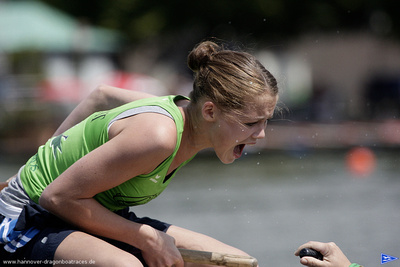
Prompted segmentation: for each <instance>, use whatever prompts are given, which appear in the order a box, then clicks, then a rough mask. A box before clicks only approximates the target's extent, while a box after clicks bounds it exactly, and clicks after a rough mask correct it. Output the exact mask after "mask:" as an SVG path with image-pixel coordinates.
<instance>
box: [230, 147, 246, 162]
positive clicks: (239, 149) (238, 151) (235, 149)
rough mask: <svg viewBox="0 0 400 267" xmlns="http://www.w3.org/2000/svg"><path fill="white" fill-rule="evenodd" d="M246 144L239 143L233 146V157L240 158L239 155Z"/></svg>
mask: <svg viewBox="0 0 400 267" xmlns="http://www.w3.org/2000/svg"><path fill="white" fill-rule="evenodd" d="M245 146H246V145H244V144H240V145H237V146H235V148H234V149H233V154H234V155H235V158H237V159H238V158H240V156H242V153H243V149H244V147H245Z"/></svg>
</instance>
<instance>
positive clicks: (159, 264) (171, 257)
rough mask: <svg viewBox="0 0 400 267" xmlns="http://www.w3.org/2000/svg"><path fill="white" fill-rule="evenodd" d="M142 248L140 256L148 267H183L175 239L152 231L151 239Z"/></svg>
mask: <svg viewBox="0 0 400 267" xmlns="http://www.w3.org/2000/svg"><path fill="white" fill-rule="evenodd" d="M146 243H147V244H146V246H145V248H142V256H143V258H144V260H145V261H146V263H147V265H148V266H150V267H166V266H167V267H171V266H174V267H183V266H184V262H183V259H182V256H181V254H180V252H179V250H178V248H177V247H176V245H175V239H174V238H173V237H172V236H170V235H167V234H166V233H164V232H161V231H158V230H155V229H153V238H150V239H148V240H147V242H146Z"/></svg>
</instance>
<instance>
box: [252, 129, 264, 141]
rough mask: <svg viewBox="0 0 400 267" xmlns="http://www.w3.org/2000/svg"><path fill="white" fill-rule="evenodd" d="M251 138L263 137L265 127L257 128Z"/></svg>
mask: <svg viewBox="0 0 400 267" xmlns="http://www.w3.org/2000/svg"><path fill="white" fill-rule="evenodd" d="M252 137H253V138H255V139H263V138H265V127H260V128H259V129H257V130H256V131H255V132H254V133H253V135H252Z"/></svg>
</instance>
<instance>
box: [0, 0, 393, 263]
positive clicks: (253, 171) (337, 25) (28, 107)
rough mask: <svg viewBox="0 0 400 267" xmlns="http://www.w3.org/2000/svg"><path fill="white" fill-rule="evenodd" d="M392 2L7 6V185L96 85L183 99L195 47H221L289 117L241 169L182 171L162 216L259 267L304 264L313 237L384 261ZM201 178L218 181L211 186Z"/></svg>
mask: <svg viewBox="0 0 400 267" xmlns="http://www.w3.org/2000/svg"><path fill="white" fill-rule="evenodd" d="M397 7H398V5H397V2H396V1H394V0H385V1H381V0H364V1H361V0H345V1H344V0H332V1H320V0H309V1H304V0H301V1H293V0H277V1H268V0H249V1H239V0H204V1H182V0H170V1H154V0H130V1H126V0H114V1H107V0H97V1H76V0H70V1H61V0H42V1H37V0H30V1H18V0H14V1H6V0H0V177H1V178H0V179H1V180H6V179H7V178H8V177H9V176H10V175H12V174H14V173H15V172H16V171H17V170H18V166H19V165H21V164H23V163H24V162H25V161H26V160H27V159H28V157H29V156H30V155H32V154H34V153H35V151H36V149H37V147H38V146H39V145H41V144H43V143H44V142H45V141H46V140H47V139H48V138H49V137H50V136H51V135H52V133H53V132H54V131H55V129H56V128H57V126H58V125H59V124H60V123H61V122H62V120H63V119H64V118H65V117H66V116H67V115H68V113H69V112H70V111H71V110H72V109H73V108H74V107H75V106H76V105H77V103H79V101H80V100H81V99H82V98H83V97H85V96H86V95H87V94H88V93H90V91H91V90H93V89H94V88H96V86H97V85H99V84H101V83H105V84H109V85H113V86H117V87H122V88H125V89H127V90H139V91H147V92H150V93H154V94H156V95H165V94H184V95H188V93H189V92H190V90H191V87H192V84H191V82H192V73H191V72H190V71H189V69H188V68H187V66H186V57H187V55H188V53H189V51H190V50H191V49H192V48H193V47H194V46H195V45H196V44H197V43H199V42H200V41H202V40H204V39H208V38H217V39H220V40H223V41H225V42H226V43H227V45H228V46H230V47H232V48H237V49H242V50H245V51H249V52H251V53H253V54H255V55H256V56H257V58H258V59H259V60H260V61H261V62H262V63H263V64H264V65H265V67H266V68H267V69H269V70H270V71H271V72H272V73H273V74H274V76H275V77H276V78H277V80H278V83H279V87H280V90H281V93H280V94H281V97H280V104H279V105H280V107H281V108H282V111H281V112H280V113H279V114H277V115H276V116H275V118H274V120H272V121H271V122H270V125H269V126H268V128H267V138H266V139H265V140H263V141H262V142H260V143H259V144H258V145H257V146H254V147H252V148H251V149H248V150H247V151H246V154H245V155H244V156H243V158H242V159H240V160H238V162H237V163H235V164H233V165H234V167H232V166H225V165H222V164H221V163H218V159H216V158H214V156H213V154H212V153H208V151H206V152H204V153H201V155H200V157H199V158H198V159H196V160H195V161H194V163H193V164H192V168H190V167H187V168H186V169H187V170H188V171H187V172H186V173H187V174H188V177H186V179H185V177H184V176H185V174H186V173H183V174H182V175H181V174H178V175H177V180H179V181H181V182H180V183H179V182H176V183H173V184H176V185H171V189H170V192H171V193H167V192H168V190H167V191H166V193H164V194H165V196H161V197H160V198H161V200H154V202H155V203H156V204H151V205H150V206H149V209H150V211H152V212H153V213H155V215H154V217H157V218H159V217H160V216H158V215H163V216H161V218H159V219H163V217H167V218H169V220H170V221H172V222H173V223H176V224H179V225H182V224H183V225H185V226H186V227H188V228H191V229H193V230H197V231H201V232H206V233H210V234H213V235H214V236H216V237H217V238H219V239H223V240H224V241H226V242H228V243H233V244H234V245H236V246H239V247H241V248H243V249H244V250H246V251H249V253H252V251H253V254H255V256H257V258H259V261H260V263H261V266H266V265H268V264H272V265H281V266H282V265H283V266H299V264H298V260H297V259H295V257H294V256H292V254H293V251H294V250H295V248H297V246H298V245H300V244H302V243H304V242H306V241H308V240H309V239H311V238H314V239H318V240H321V241H335V242H337V243H338V244H339V245H340V246H341V247H344V250H345V251H346V252H348V254H349V257H351V259H354V261H358V262H360V263H363V264H365V265H368V266H377V265H379V256H380V253H381V252H383V253H385V252H386V253H389V254H390V253H392V254H394V256H397V257H400V249H399V248H398V246H397V247H396V246H395V245H393V244H394V240H395V237H394V236H396V235H397V236H398V235H400V229H399V227H398V226H399V225H400V224H399V222H400V220H399V216H400V215H399V214H400V212H399V211H400V209H399V204H400V188H399V179H398V173H400V167H399V156H400V155H399V148H400V120H399V115H400V19H399V17H398V8H397ZM214 165H215V167H214ZM230 168H231V169H230ZM205 169H207V170H208V169H209V170H213V172H212V173H211V171H210V173H207V174H206V176H207V177H204V176H205V175H204V170H205ZM189 171H190V173H189ZM214 171H215V172H217V173H218V176H219V177H218V178H219V179H217V180H218V181H219V182H216V180H215V178H216V177H215V175H214ZM235 177H236V178H237V179H239V182H238V181H236V182H234V181H232V180H235ZM242 180H245V181H246V182H243V181H242ZM199 181H201V182H200V185H198V184H197V183H199ZM240 181H241V182H240ZM249 181H251V183H249ZM209 184H211V185H209ZM193 187H195V189H194V188H193ZM200 187H201V189H200ZM299 190H301V191H299ZM183 192H191V193H183ZM196 193H198V194H196ZM189 195H190V198H189ZM211 196H215V199H214V198H212V197H211ZM221 198H222V199H221ZM212 199H214V200H212ZM218 200H221V201H219V202H218ZM228 200H229V201H228ZM173 201H175V202H173ZM232 203H243V204H241V205H239V204H232ZM200 204H201V206H199V205H200ZM325 204H326V205H325ZM314 205H315V207H316V208H315V209H313V206H314ZM143 208H144V207H143ZM182 211H183V213H184V215H185V216H182ZM229 211H231V212H229ZM221 214H223V215H224V216H221ZM207 216H209V217H207ZM249 216H250V217H252V216H253V217H252V218H253V219H252V220H250V219H248V220H247V219H244V217H246V218H247V217H249ZM201 217H204V218H207V222H202V223H200V222H199V219H198V218H201ZM211 217H212V218H214V219H215V218H218V220H216V221H210V220H211ZM335 225H337V227H336V228H335ZM221 226H223V227H221ZM230 226H232V227H230ZM275 228H276V229H275ZM231 231H234V233H235V234H232V232H231ZM236 233H237V234H236ZM289 233H291V234H289ZM260 235H265V236H263V237H260ZM381 250H385V251H381ZM371 251H373V252H374V253H375V254H374V253H371Z"/></svg>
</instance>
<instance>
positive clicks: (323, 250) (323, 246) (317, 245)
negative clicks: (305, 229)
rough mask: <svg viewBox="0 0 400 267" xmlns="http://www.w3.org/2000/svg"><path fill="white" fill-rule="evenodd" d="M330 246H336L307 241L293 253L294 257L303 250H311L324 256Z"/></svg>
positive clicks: (331, 243)
mask: <svg viewBox="0 0 400 267" xmlns="http://www.w3.org/2000/svg"><path fill="white" fill-rule="evenodd" d="M330 246H335V247H337V246H336V244H335V243H333V242H330V243H322V242H317V241H309V242H307V243H305V244H303V245H301V246H300V247H299V248H298V249H297V250H296V251H295V253H294V255H296V256H299V252H300V250H302V249H303V248H312V249H314V250H316V251H319V252H321V254H322V255H326V254H327V253H328V251H329V247H330Z"/></svg>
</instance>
